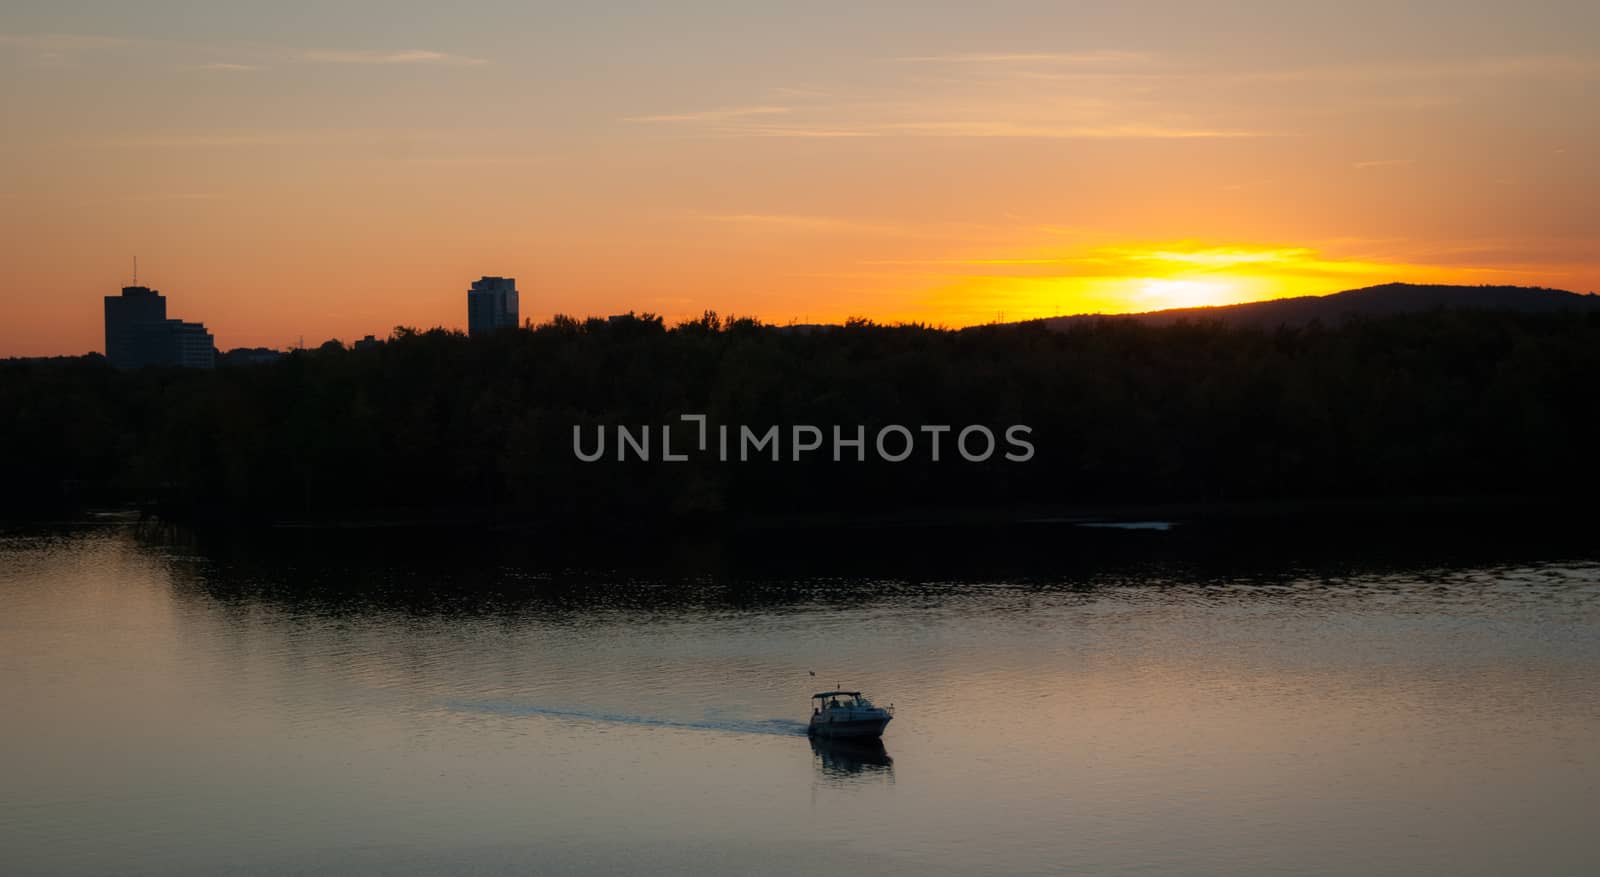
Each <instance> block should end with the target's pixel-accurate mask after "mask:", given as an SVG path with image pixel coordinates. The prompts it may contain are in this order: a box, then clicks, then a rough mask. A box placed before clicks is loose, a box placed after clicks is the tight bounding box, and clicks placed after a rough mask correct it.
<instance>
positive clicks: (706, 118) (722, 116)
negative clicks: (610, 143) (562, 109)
mask: <svg viewBox="0 0 1600 877" xmlns="http://www.w3.org/2000/svg"><path fill="white" fill-rule="evenodd" d="M787 112H789V108H788V107H773V106H766V107H727V108H723V109H714V110H696V111H693V112H687V113H662V114H659V115H654V116H632V117H630V118H628V119H625V120H624V121H628V122H725V121H727V120H729V119H742V118H745V117H748V116H775V115H780V114H783V113H787Z"/></svg>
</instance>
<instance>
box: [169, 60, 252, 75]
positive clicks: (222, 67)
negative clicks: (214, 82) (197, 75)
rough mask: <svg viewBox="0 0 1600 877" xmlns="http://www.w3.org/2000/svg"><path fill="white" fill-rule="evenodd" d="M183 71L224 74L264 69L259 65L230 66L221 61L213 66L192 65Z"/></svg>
mask: <svg viewBox="0 0 1600 877" xmlns="http://www.w3.org/2000/svg"><path fill="white" fill-rule="evenodd" d="M183 69H185V70H211V71H217V72H223V73H245V72H248V71H251V70H261V69H263V68H262V67H261V66H260V65H259V64H228V63H224V62H220V61H219V62H215V63H212V64H195V65H192V66H189V67H185V68H183Z"/></svg>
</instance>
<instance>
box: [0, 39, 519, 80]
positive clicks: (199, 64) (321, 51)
mask: <svg viewBox="0 0 1600 877" xmlns="http://www.w3.org/2000/svg"><path fill="white" fill-rule="evenodd" d="M3 47H10V48H13V49H17V50H21V51H24V52H28V53H31V54H32V55H33V56H34V58H35V60H38V61H42V62H51V63H65V62H68V61H69V60H76V59H78V58H81V57H83V56H86V55H90V54H93V53H98V52H107V51H112V50H118V49H131V48H152V47H159V48H160V49H161V55H162V56H163V57H164V59H165V60H168V61H171V60H172V56H174V55H178V56H180V60H182V57H181V56H184V55H187V56H189V57H188V60H189V61H190V63H188V64H184V65H182V66H183V69H188V70H213V71H246V70H258V69H262V67H263V65H264V64H268V63H271V64H352V65H404V64H422V65H432V66H440V67H474V66H479V65H483V64H487V63H489V62H488V61H487V60H486V59H483V58H475V57H470V56H467V55H460V54H455V53H452V52H443V51H438V50H435V49H344V48H298V47H292V46H275V45H262V44H259V43H242V42H220V43H202V42H194V41H186V40H173V39H151V38H145V37H123V36H106V35H98V34H14V33H0V48H3ZM152 54H153V53H152ZM207 55H209V56H212V57H217V56H222V57H223V58H225V59H226V60H222V61H204V60H201V59H203V58H205V57H206V56H207Z"/></svg>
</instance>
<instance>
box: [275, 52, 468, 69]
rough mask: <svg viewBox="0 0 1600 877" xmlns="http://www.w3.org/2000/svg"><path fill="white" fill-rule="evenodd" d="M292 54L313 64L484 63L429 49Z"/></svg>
mask: <svg viewBox="0 0 1600 877" xmlns="http://www.w3.org/2000/svg"><path fill="white" fill-rule="evenodd" d="M291 54H292V56H293V57H294V58H295V59H296V60H299V61H305V62H308V63H313V64H436V65H440V66H447V67H462V66H465V67H475V66H478V65H481V64H487V63H489V62H488V61H486V60H484V59H482V58H469V57H466V56H465V55H453V54H450V53H449V52H435V51H432V50H429V49H407V50H403V51H370V50H357V49H297V50H294V51H293V52H292V53H291Z"/></svg>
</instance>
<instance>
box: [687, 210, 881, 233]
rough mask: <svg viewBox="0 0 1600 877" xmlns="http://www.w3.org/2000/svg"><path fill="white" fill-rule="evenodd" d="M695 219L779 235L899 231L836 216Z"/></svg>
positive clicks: (725, 215) (700, 216)
mask: <svg viewBox="0 0 1600 877" xmlns="http://www.w3.org/2000/svg"><path fill="white" fill-rule="evenodd" d="M694 217H695V218H696V219H700V220H704V221H707V222H717V223H723V224H726V225H739V226H748V227H752V228H761V229H773V230H781V231H798V232H829V231H846V232H851V233H854V234H860V233H871V234H897V233H899V232H900V231H901V229H899V228H896V227H894V226H890V225H881V224H877V223H871V222H862V221H861V220H856V219H846V218H843V217H837V216H806V215H800V214H792V213H696V214H694Z"/></svg>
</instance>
